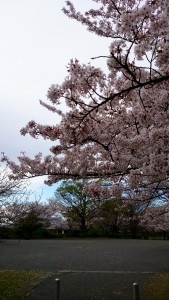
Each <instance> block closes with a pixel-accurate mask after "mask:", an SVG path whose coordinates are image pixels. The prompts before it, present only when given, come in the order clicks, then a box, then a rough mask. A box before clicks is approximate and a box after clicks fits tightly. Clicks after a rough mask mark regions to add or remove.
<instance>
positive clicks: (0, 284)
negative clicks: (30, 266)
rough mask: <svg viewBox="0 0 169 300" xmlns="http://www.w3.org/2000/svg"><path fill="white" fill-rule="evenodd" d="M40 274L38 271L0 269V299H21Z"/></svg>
mask: <svg viewBox="0 0 169 300" xmlns="http://www.w3.org/2000/svg"><path fill="white" fill-rule="evenodd" d="M42 275H43V273H42V272H40V271H15V270H12V271H10V270H7V271H6V270H5V271H0V299H1V300H10V299H23V296H24V295H26V293H27V292H28V290H29V289H30V288H31V286H32V284H33V283H34V282H35V281H37V280H38V279H39V278H40V277H41V276H42Z"/></svg>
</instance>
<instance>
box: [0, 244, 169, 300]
mask: <svg viewBox="0 0 169 300" xmlns="http://www.w3.org/2000/svg"><path fill="white" fill-rule="evenodd" d="M0 258H1V260H0V269H1V270H3V269H17V270H18V269H22V270H23V269H24V270H32V269H33V270H42V271H44V272H45V273H46V275H47V276H48V277H47V279H45V280H43V281H42V282H41V283H40V284H39V285H38V286H36V287H35V288H34V289H33V290H32V291H31V293H30V295H29V297H28V298H27V299H28V300H55V299H57V297H56V282H55V279H56V278H59V279H60V298H59V300H132V283H133V282H138V283H139V284H140V285H141V284H142V282H144V281H145V280H146V278H147V277H148V276H150V275H152V273H156V272H169V241H148V240H117V239H98V240H97V239H94V240H93V239H91V240H90V239H86V240H28V241H26V240H23V241H21V242H18V241H14V240H9V241H7V242H5V243H0ZM140 298H141V299H140V300H144V299H143V298H142V297H140Z"/></svg>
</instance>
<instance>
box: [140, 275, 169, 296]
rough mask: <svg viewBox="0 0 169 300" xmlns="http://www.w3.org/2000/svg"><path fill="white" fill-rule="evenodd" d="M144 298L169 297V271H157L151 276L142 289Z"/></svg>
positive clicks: (141, 292)
mask: <svg viewBox="0 0 169 300" xmlns="http://www.w3.org/2000/svg"><path fill="white" fill-rule="evenodd" d="M140 294H141V295H143V296H144V297H143V299H144V300H168V299H169V273H159V274H158V273H157V274H154V275H153V276H151V277H150V278H149V279H148V280H147V281H146V282H145V284H143V286H142V287H141V289H140Z"/></svg>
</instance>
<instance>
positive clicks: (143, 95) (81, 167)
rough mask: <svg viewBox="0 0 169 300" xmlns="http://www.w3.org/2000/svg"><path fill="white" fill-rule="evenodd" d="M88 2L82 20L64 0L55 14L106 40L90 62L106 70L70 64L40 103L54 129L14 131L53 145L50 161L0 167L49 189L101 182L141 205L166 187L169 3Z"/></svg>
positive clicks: (23, 157) (38, 156) (164, 0)
mask: <svg viewBox="0 0 169 300" xmlns="http://www.w3.org/2000/svg"><path fill="white" fill-rule="evenodd" d="M93 2H95V6H94V7H96V4H97V5H98V8H97V9H96V8H95V9H90V10H89V11H86V12H85V13H83V14H82V13H81V12H79V11H77V10H76V8H75V7H74V5H73V1H66V6H65V8H63V12H64V13H65V14H66V15H67V16H68V17H69V18H72V19H75V20H77V21H78V22H80V23H82V24H83V25H84V26H86V27H87V29H88V30H89V31H90V32H91V33H94V34H97V35H98V36H100V39H101V38H102V37H104V38H106V37H107V38H109V39H110V48H109V50H105V55H102V53H101V56H99V57H93V58H92V59H93V60H94V59H98V60H99V58H102V59H105V60H107V67H108V68H107V71H105V72H104V71H103V70H102V69H100V68H97V67H94V66H93V65H92V64H90V63H89V64H82V63H80V62H79V61H78V59H74V60H73V59H71V60H70V62H69V64H68V66H67V77H66V78H65V79H64V81H63V83H62V84H60V85H58V84H54V85H52V86H51V87H50V88H49V90H48V94H47V98H48V99H47V102H43V101H40V104H41V105H43V106H44V107H46V108H47V109H48V110H50V111H51V112H53V113H55V114H58V115H60V117H61V122H60V123H59V124H57V125H53V126H49V125H41V124H38V123H36V121H30V122H29V123H28V124H27V125H26V126H25V128H23V129H21V134H22V135H25V134H27V133H28V134H30V135H31V136H32V137H33V138H38V137H39V136H42V137H43V138H44V139H49V140H51V141H55V142H56V145H55V146H52V147H51V148H50V153H51V154H50V155H48V156H45V157H42V154H41V153H39V154H36V155H35V157H34V158H29V157H27V156H26V155H25V154H23V155H21V156H20V157H18V160H19V163H18V164H16V163H14V162H11V161H10V160H9V159H8V158H7V157H5V156H4V158H3V160H6V161H7V163H8V165H9V166H10V168H11V169H12V171H13V174H14V177H16V178H25V177H34V176H41V175H48V180H46V183H47V184H49V185H50V184H53V183H55V182H57V181H59V180H61V179H73V180H76V179H80V178H85V179H95V180H98V179H99V180H103V181H104V180H109V182H111V186H110V187H109V189H111V193H112V195H115V196H116V195H117V194H121V193H127V190H129V191H130V190H132V195H133V196H132V197H133V198H132V199H133V201H137V200H139V201H140V200H141V201H143V202H145V203H147V202H148V201H150V199H153V198H154V199H155V198H156V197H157V196H158V191H160V193H164V194H165V192H166V191H168V188H169V182H168V179H169V2H168V0H144V1H142V0H126V1H123V0H116V1H115V0H91V7H92V3H93ZM101 42H102V41H101ZM93 52H94V49H93V51H92V52H91V56H92V53H93ZM63 103H66V105H67V110H66V112H64V111H62V110H61V109H60V107H61V105H62V104H63ZM165 208H166V207H165Z"/></svg>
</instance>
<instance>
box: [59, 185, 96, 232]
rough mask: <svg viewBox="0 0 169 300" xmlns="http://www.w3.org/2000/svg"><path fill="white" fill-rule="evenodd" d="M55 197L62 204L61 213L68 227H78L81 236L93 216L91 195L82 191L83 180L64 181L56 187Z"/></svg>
mask: <svg viewBox="0 0 169 300" xmlns="http://www.w3.org/2000/svg"><path fill="white" fill-rule="evenodd" d="M56 197H57V199H59V201H60V203H61V204H62V206H63V212H62V213H63V214H64V216H65V217H66V218H67V221H68V225H69V228H70V229H72V230H73V231H78V229H80V231H81V234H82V236H83V237H84V236H85V235H86V230H87V228H88V227H89V224H90V222H91V220H92V218H93V216H94V203H93V199H92V196H91V195H89V194H87V193H85V192H84V182H83V181H76V182H73V181H71V180H68V181H64V182H63V183H62V185H61V186H60V187H59V188H58V189H57V193H56Z"/></svg>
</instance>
